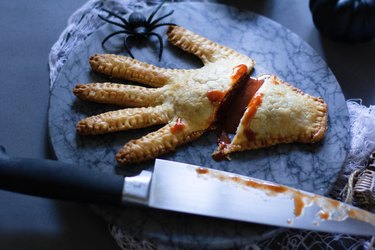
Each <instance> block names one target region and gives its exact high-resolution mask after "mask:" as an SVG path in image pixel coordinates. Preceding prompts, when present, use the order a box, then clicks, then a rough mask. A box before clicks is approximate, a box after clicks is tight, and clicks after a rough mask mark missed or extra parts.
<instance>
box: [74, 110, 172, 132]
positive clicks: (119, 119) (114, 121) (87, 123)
mask: <svg viewBox="0 0 375 250" xmlns="http://www.w3.org/2000/svg"><path fill="white" fill-rule="evenodd" d="M172 115H173V109H172V107H170V106H168V105H159V106H156V107H148V108H129V109H122V110H116V111H110V112H106V113H103V114H100V115H96V116H91V117H88V118H85V119H83V120H81V121H80V122H78V124H77V127H76V129H77V132H78V133H79V134H82V135H95V134H104V133H108V132H116V131H123V130H128V129H136V128H145V127H149V126H152V125H158V124H166V123H168V122H169V121H170V119H171V117H172Z"/></svg>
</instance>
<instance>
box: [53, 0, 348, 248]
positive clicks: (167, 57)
mask: <svg viewBox="0 0 375 250" xmlns="http://www.w3.org/2000/svg"><path fill="white" fill-rule="evenodd" d="M171 9H174V10H175V12H174V14H173V15H172V16H171V18H170V19H168V20H166V21H168V22H173V23H176V24H178V25H181V26H183V27H185V28H188V29H190V30H192V31H194V32H196V33H198V34H200V35H202V36H205V37H207V38H209V39H211V40H213V41H215V42H218V43H220V44H223V45H225V46H228V47H231V48H233V49H235V50H237V51H239V52H241V53H244V54H246V55H248V56H250V57H252V58H253V59H255V61H256V66H255V70H254V72H253V75H258V74H262V73H272V74H277V75H278V76H279V77H280V78H282V79H284V80H285V81H286V82H288V83H291V84H292V85H294V86H296V87H297V88H300V89H301V90H303V91H304V92H306V93H308V94H311V95H314V96H319V97H322V98H323V99H324V100H325V101H326V102H327V104H328V112H329V114H328V131H327V133H326V136H325V138H324V140H323V141H322V142H319V143H317V144H314V145H303V144H289V145H278V146H274V147H271V148H267V149H262V150H254V151H248V152H241V153H237V154H233V155H232V157H231V158H232V160H231V161H221V162H216V161H214V160H213V159H212V158H211V153H212V152H213V151H214V149H215V148H216V135H215V133H207V134H205V135H204V136H202V137H201V138H200V139H198V140H196V141H193V142H192V143H190V144H188V145H185V146H183V147H180V148H178V149H177V150H176V152H174V153H170V154H168V155H164V156H163V157H161V158H163V159H169V160H175V161H179V162H186V163H191V164H196V165H202V166H206V167H210V168H214V169H220V170H225V171H229V172H233V173H238V174H243V175H247V176H252V177H256V178H260V179H265V180H269V181H274V182H277V183H281V184H285V185H289V186H292V187H296V188H300V189H303V190H306V191H311V192H314V193H318V194H326V193H327V192H328V191H329V190H330V188H331V187H332V185H333V183H334V181H335V180H336V178H337V176H338V174H339V172H340V170H341V168H342V166H343V164H344V161H345V158H346V155H347V152H348V146H349V116H348V111H347V108H346V103H345V99H344V96H343V94H342V92H341V88H340V86H339V84H338V82H337V81H336V79H335V77H334V75H333V74H332V72H331V71H330V69H329V68H328V67H327V65H326V63H325V62H324V61H323V60H322V59H321V57H320V56H319V55H318V54H317V53H316V52H315V51H314V50H313V49H312V48H311V47H309V45H307V44H306V43H305V42H304V41H303V40H301V39H300V38H299V37H298V36H297V35H296V34H294V33H292V32H291V31H289V30H288V29H286V28H285V27H283V26H281V25H280V24H278V23H276V22H274V21H272V20H270V19H267V18H265V17H263V16H259V15H257V14H254V13H252V12H249V11H242V10H239V9H236V8H232V7H229V6H225V5H219V4H212V3H197V2H194V3H189V2H184V3H173V4H165V6H164V7H163V8H162V9H161V11H160V12H159V13H158V14H159V16H161V15H162V14H163V13H164V14H165V13H167V12H168V11H169V10H171ZM150 12H151V10H145V11H144V13H145V15H146V16H147V15H149V13H150ZM115 29H116V28H115V27H113V26H112V25H106V26H105V27H103V28H102V29H100V30H98V31H97V32H95V33H93V34H92V35H91V36H90V37H89V38H88V39H86V41H85V42H83V44H81V45H80V46H79V47H77V48H76V49H75V50H74V51H72V52H71V54H70V55H69V58H68V60H67V61H66V63H65V65H64V67H63V69H62V70H61V72H60V74H59V76H58V78H57V80H56V82H55V84H54V87H53V89H52V90H51V96H50V107H49V134H50V139H51V144H52V146H53V149H54V152H55V154H56V157H57V158H58V159H59V160H61V161H64V162H70V163H77V166H81V167H87V168H91V169H93V170H95V171H103V172H110V173H116V174H123V175H132V174H136V173H137V172H139V171H140V170H141V169H152V165H153V161H150V162H147V163H144V164H139V165H136V166H130V167H127V168H120V167H118V166H117V164H116V161H115V157H114V155H115V154H116V152H117V150H118V149H119V148H120V147H122V145H123V144H124V143H126V142H127V141H128V140H130V139H133V138H138V137H140V136H142V135H144V134H146V133H148V132H150V131H153V130H155V129H157V128H155V127H153V128H148V129H139V130H134V131H126V132H118V133H113V134H107V135H98V136H78V135H77V134H76V132H75V125H76V123H77V122H78V121H79V120H80V119H82V118H84V117H87V116H90V115H95V114H99V113H102V112H105V111H109V110H114V109H118V107H115V106H110V105H103V104H95V103H89V102H84V101H80V100H78V99H77V98H76V97H75V96H74V95H73V93H72V89H73V87H74V86H75V85H76V84H77V83H89V82H105V81H115V79H109V78H106V77H105V76H101V75H98V74H96V73H94V72H92V71H91V69H90V67H89V64H88V59H89V57H90V56H91V55H93V54H95V53H117V54H123V55H125V52H123V51H122V50H121V48H122V47H121V44H122V40H121V39H123V38H122V37H121V36H116V37H114V38H112V39H111V40H109V42H107V44H106V47H105V48H103V47H102V46H101V41H102V40H103V38H104V37H106V36H107V35H108V34H110V33H111V32H113V31H114V30H115ZM165 30H166V28H165V27H164V28H159V29H157V30H156V31H157V32H158V33H159V34H161V35H162V36H163V39H164V46H165V47H164V54H163V57H162V60H161V61H160V62H159V61H158V59H157V52H158V43H157V41H156V40H153V39H151V42H135V43H133V46H132V52H133V54H134V55H135V57H136V58H137V59H138V60H140V61H144V62H147V63H151V64H154V65H156V66H159V67H166V68H186V69H187V68H198V67H201V66H202V63H201V62H200V61H199V60H198V59H197V58H195V57H193V56H192V55H189V54H187V53H186V52H183V51H182V50H180V49H178V48H175V47H173V46H172V45H170V44H169V43H168V41H167V38H166V36H165V35H164V33H165ZM116 82H120V81H117V80H116ZM244 202H251V201H244ZM96 210H97V211H99V212H100V213H101V214H102V215H103V216H104V217H105V218H106V219H108V220H109V221H110V222H111V223H114V224H116V225H118V226H123V227H124V228H125V229H126V230H127V232H128V233H129V234H130V235H133V236H135V237H137V238H145V239H148V240H153V241H157V242H161V243H167V244H172V245H178V246H195V247H197V246H198V247H208V248H209V247H213V248H219V247H220V248H221V247H233V246H238V245H243V244H250V243H252V242H254V241H258V240H261V239H264V238H267V237H269V236H270V235H272V234H274V233H276V232H278V231H280V229H278V228H274V227H268V226H263V225H255V224H246V223H239V222H232V221H224V220H217V219H211V218H203V217H199V216H192V215H182V214H175V213H168V212H163V211H154V210H148V209H141V208H132V207H128V208H122V209H119V208H109V207H96ZM275 212H277V211H275Z"/></svg>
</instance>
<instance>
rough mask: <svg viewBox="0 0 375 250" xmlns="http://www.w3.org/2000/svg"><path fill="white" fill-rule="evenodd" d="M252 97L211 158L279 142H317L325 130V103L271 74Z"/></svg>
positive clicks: (262, 77)
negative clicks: (228, 137)
mask: <svg viewBox="0 0 375 250" xmlns="http://www.w3.org/2000/svg"><path fill="white" fill-rule="evenodd" d="M259 79H260V80H263V81H264V83H263V84H262V86H261V87H260V88H259V89H258V91H257V92H256V94H255V95H254V96H253V97H252V99H251V101H250V102H249V105H248V107H247V109H246V111H245V113H244V115H243V116H242V118H241V121H240V123H239V125H238V127H237V131H236V133H235V135H234V137H233V139H232V141H231V142H230V143H229V144H225V143H222V144H220V145H219V147H218V148H217V150H216V151H215V152H214V154H213V156H214V158H215V157H216V158H218V156H220V157H223V156H224V157H225V156H227V155H229V154H230V153H233V152H236V151H243V150H251V149H258V148H264V147H269V146H272V145H275V144H280V143H291V142H302V143H315V142H318V141H320V140H321V139H322V138H323V137H324V134H325V132H326V130H327V104H326V103H325V102H324V101H323V99H321V98H317V97H313V96H311V95H308V94H306V93H304V92H302V91H301V90H300V89H297V88H295V87H293V86H292V85H290V84H288V83H285V82H284V81H282V80H281V79H279V78H277V77H276V76H274V75H263V76H261V77H260V78H259Z"/></svg>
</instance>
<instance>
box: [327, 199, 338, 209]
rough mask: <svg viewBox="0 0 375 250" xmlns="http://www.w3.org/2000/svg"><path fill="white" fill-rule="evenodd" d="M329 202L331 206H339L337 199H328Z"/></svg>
mask: <svg viewBox="0 0 375 250" xmlns="http://www.w3.org/2000/svg"><path fill="white" fill-rule="evenodd" d="M329 202H330V203H331V205H332V206H334V207H336V208H337V207H339V206H340V202H339V201H336V200H329Z"/></svg>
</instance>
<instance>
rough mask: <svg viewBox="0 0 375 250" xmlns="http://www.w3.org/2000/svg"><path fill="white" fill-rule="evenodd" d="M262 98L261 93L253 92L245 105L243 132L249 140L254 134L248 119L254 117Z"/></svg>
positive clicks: (253, 137)
mask: <svg viewBox="0 0 375 250" xmlns="http://www.w3.org/2000/svg"><path fill="white" fill-rule="evenodd" d="M262 99H263V94H262V93H258V94H255V95H254V96H253V98H252V99H251V101H250V103H249V106H248V107H247V111H246V114H245V117H244V120H243V125H244V126H245V134H246V137H247V139H248V140H249V141H251V140H254V139H255V136H256V134H255V133H254V132H253V131H252V130H251V129H250V120H251V119H252V118H253V117H254V115H255V114H256V112H257V110H258V108H259V106H260V105H261V104H262Z"/></svg>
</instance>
